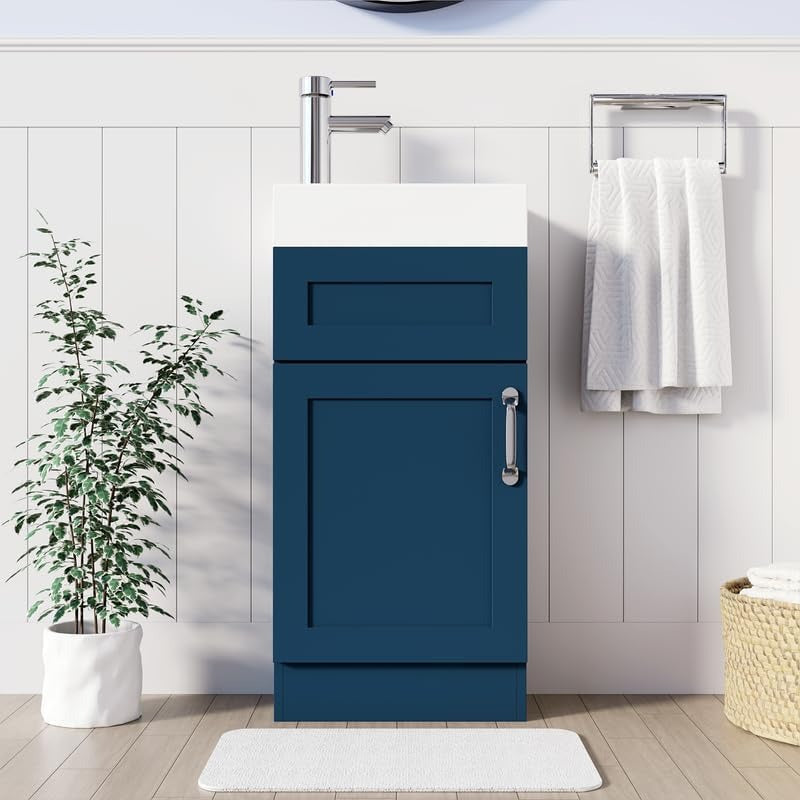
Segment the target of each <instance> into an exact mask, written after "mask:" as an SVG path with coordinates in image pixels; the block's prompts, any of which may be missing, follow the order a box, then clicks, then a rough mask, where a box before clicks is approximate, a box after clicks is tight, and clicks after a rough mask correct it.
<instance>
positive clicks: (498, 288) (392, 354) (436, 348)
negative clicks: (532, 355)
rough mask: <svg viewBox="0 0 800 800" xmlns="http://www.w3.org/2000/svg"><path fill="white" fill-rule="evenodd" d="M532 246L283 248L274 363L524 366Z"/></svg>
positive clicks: (278, 257)
mask: <svg viewBox="0 0 800 800" xmlns="http://www.w3.org/2000/svg"><path fill="white" fill-rule="evenodd" d="M526 254H527V251H526V249H525V248H524V247H479V248H472V247H468V248H459V247H422V248H418V247H387V248H373V247H356V248H353V247H307V248H306V247H276V248H275V251H274V267H275V360H276V361H524V360H525V357H526V295H525V287H526V269H527V255H526Z"/></svg>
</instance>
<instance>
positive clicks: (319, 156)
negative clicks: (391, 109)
mask: <svg viewBox="0 0 800 800" xmlns="http://www.w3.org/2000/svg"><path fill="white" fill-rule="evenodd" d="M375 85H376V84H375V81H332V80H331V79H330V78H326V77H325V76H324V75H306V77H305V78H302V79H301V81H300V109H301V110H300V135H301V137H302V143H301V146H302V153H303V183H330V182H331V134H332V133H339V132H345V133H388V132H389V131H390V130H391V129H392V120H391V117H389V116H378V117H364V116H362V117H335V116H331V113H330V106H331V97H333V92H334V89H374V88H375Z"/></svg>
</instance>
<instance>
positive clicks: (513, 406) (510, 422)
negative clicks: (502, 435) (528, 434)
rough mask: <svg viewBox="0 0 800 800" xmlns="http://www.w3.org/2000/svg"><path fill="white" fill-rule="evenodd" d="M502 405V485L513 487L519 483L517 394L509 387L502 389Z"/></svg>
mask: <svg viewBox="0 0 800 800" xmlns="http://www.w3.org/2000/svg"><path fill="white" fill-rule="evenodd" d="M503 405H504V406H505V407H506V465H505V467H504V468H503V483H504V484H505V485H506V486H515V485H516V484H517V483H519V467H518V466H517V406H518V405H519V392H518V391H517V390H516V389H515V388H514V387H513V386H509V387H508V388H506V389H503Z"/></svg>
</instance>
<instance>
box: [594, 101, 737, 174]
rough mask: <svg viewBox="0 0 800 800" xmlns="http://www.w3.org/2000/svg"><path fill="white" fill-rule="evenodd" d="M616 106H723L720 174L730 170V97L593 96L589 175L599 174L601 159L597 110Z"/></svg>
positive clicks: (645, 107)
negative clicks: (596, 130) (596, 136)
mask: <svg viewBox="0 0 800 800" xmlns="http://www.w3.org/2000/svg"><path fill="white" fill-rule="evenodd" d="M595 106H616V107H617V108H619V109H621V110H623V111H626V110H630V111H633V110H641V109H670V110H671V109H677V110H685V109H688V108H695V107H696V106H719V107H720V108H721V110H722V120H721V124H722V159H721V161H720V162H719V171H720V172H721V173H722V174H723V175H724V174H725V173H726V171H727V169H728V95H726V94H593V95H591V103H590V104H589V172H591V173H592V175H597V160H596V159H595V157H594V107H595Z"/></svg>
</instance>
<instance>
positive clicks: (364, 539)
mask: <svg viewBox="0 0 800 800" xmlns="http://www.w3.org/2000/svg"><path fill="white" fill-rule="evenodd" d="M309 430H310V431H311V432H312V436H311V439H310V440H309V460H310V465H309V466H310V480H309V514H310V520H309V534H308V539H309V552H310V559H311V563H310V573H309V625H310V626H311V627H312V628H316V627H322V626H331V625H372V626H380V627H383V628H387V627H391V626H407V625H434V626H442V625H476V626H484V627H485V626H489V625H491V622H492V497H493V483H494V482H493V480H492V400H491V398H489V397H483V398H472V399H464V398H403V399H393V398H374V399H365V398H358V399H343V398H336V399H314V400H311V401H310V407H309ZM354 445H355V446H354ZM369 449H372V451H373V452H372V453H370V452H369ZM366 598H368V602H365V599H366Z"/></svg>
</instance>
